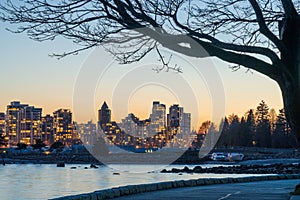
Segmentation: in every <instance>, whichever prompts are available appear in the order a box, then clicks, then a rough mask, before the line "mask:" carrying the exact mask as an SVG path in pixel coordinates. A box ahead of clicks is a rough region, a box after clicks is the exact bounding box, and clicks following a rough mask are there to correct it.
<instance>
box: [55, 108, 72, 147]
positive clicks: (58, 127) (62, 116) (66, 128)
mask: <svg viewBox="0 0 300 200" xmlns="http://www.w3.org/2000/svg"><path fill="white" fill-rule="evenodd" d="M53 128H54V142H57V141H60V142H62V143H63V144H64V145H67V146H70V145H71V144H72V141H73V139H76V138H74V125H73V122H72V113H71V111H70V110H69V109H59V110H57V111H55V112H54V113H53Z"/></svg>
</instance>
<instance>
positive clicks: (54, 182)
mask: <svg viewBox="0 0 300 200" xmlns="http://www.w3.org/2000/svg"><path fill="white" fill-rule="evenodd" d="M184 166H185V165H173V166H168V167H165V166H160V165H157V166H155V168H156V169H157V171H155V172H153V173H146V172H141V173H132V171H133V170H134V169H137V171H148V170H147V169H153V168H154V167H153V165H152V166H149V165H139V166H136V165H135V166H133V165H124V166H123V167H124V172H120V175H113V173H114V172H116V170H115V169H114V168H113V166H111V167H112V168H109V167H106V166H99V168H98V169H90V168H89V165H66V167H64V168H59V167H56V165H33V164H24V165H18V164H12V165H6V166H0V199H1V200H6V199H7V200H8V199H9V200H11V199H48V198H54V197H60V196H66V195H74V194H80V193H87V192H93V191H95V190H100V189H105V188H111V187H117V186H124V185H132V184H142V183H154V182H162V181H171V180H187V179H198V178H223V177H242V176H249V174H248V175H241V174H239V175H232V174H184V173H183V174H182V175H178V174H172V173H170V174H164V173H158V172H159V170H161V169H163V168H167V169H170V168H173V167H175V168H183V167H184ZM71 167H77V168H76V169H71ZM85 167H88V168H89V169H84V168H85ZM189 167H190V168H193V167H194V166H189ZM208 167H210V166H208ZM118 168H120V166H118ZM138 169H141V170H138ZM126 171H128V172H126Z"/></svg>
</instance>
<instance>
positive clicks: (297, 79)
mask: <svg viewBox="0 0 300 200" xmlns="http://www.w3.org/2000/svg"><path fill="white" fill-rule="evenodd" d="M283 27H284V28H282V33H283V34H282V41H283V43H284V44H285V46H286V47H287V49H288V50H287V51H286V52H281V60H282V62H283V63H284V65H285V66H286V71H287V73H283V74H282V79H281V80H277V82H278V83H279V86H280V88H281V92H282V97H283V102H284V109H285V114H286V118H287V121H288V123H289V124H290V127H291V128H292V132H293V133H294V134H295V136H296V138H297V141H298V148H299V147H300V18H299V17H297V18H296V19H289V18H287V19H285V20H284V23H283Z"/></svg>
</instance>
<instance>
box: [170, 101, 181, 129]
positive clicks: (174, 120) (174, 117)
mask: <svg viewBox="0 0 300 200" xmlns="http://www.w3.org/2000/svg"><path fill="white" fill-rule="evenodd" d="M179 108H180V107H179V105H178V104H174V105H172V106H170V108H169V114H168V127H169V128H177V127H178V126H179V121H180V109H179Z"/></svg>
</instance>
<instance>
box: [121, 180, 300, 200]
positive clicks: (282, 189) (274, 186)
mask: <svg viewBox="0 0 300 200" xmlns="http://www.w3.org/2000/svg"><path fill="white" fill-rule="evenodd" d="M298 183H300V179H295V180H275V181H259V182H248V183H231V184H216V185H207V186H197V187H184V188H176V189H170V190H162V191H155V192H147V193H139V194H134V195H129V196H123V197H119V198H115V199H116V200H127V199H128V200H132V199H134V200H153V199H164V200H167V199H186V200H194V199H205V200H223V199H226V200H227V199H228V200H230V199H232V200H233V199H235V200H239V199H243V200H246V199H249V200H250V199H251V200H253V199H255V200H262V199H265V200H288V199H291V200H300V196H291V195H290V192H291V191H293V190H294V187H295V185H297V184H298Z"/></svg>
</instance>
